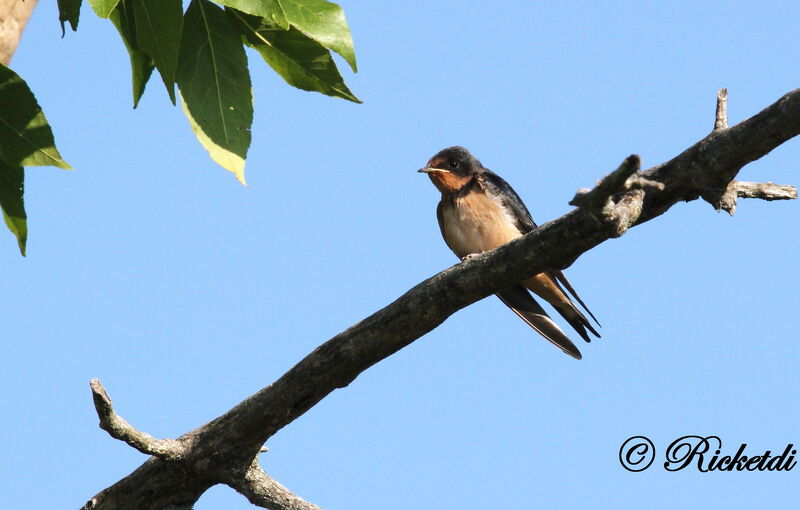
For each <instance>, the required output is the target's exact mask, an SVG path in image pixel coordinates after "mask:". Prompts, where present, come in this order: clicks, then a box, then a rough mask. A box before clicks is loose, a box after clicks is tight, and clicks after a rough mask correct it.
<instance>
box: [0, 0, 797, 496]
mask: <svg viewBox="0 0 800 510" xmlns="http://www.w3.org/2000/svg"><path fill="white" fill-rule="evenodd" d="M342 5H343V7H344V8H345V12H346V14H347V18H348V21H349V22H350V25H351V28H352V32H353V37H354V40H355V44H356V55H357V58H358V64H359V73H358V74H356V75H353V74H351V73H349V70H347V69H345V68H344V66H342V65H341V64H340V67H342V72H343V74H344V76H345V78H346V80H347V82H348V85H349V86H350V88H351V89H352V91H353V92H354V93H355V94H356V95H357V96H358V97H359V98H361V99H362V100H363V101H364V104H363V105H355V104H350V103H347V102H345V101H341V100H337V99H332V98H328V97H324V96H320V95H314V94H311V93H306V92H302V91H297V90H294V89H290V88H289V87H288V86H286V85H285V84H284V83H283V82H282V80H281V79H280V78H279V77H277V76H276V75H275V74H274V73H272V71H271V70H270V69H269V68H268V67H267V66H266V64H264V63H263V62H262V61H260V59H259V58H258V56H257V55H256V54H254V53H250V54H249V56H250V61H251V68H252V75H253V88H254V95H255V123H254V126H253V146H252V148H251V150H250V154H249V158H248V162H247V168H246V172H247V180H248V183H249V185H250V187H249V188H244V187H242V186H240V185H239V184H238V183H237V182H236V180H235V179H234V178H233V177H232V176H231V174H229V173H228V172H226V171H224V170H223V169H221V168H220V167H218V166H216V165H215V164H214V163H212V161H211V160H210V159H209V158H208V156H207V154H206V152H205V150H204V149H202V147H201V146H200V145H199V144H198V143H197V142H196V140H195V139H194V136H193V134H192V132H191V130H190V128H189V126H188V124H187V122H186V120H185V119H184V117H183V115H182V113H181V111H180V109H176V108H173V107H172V106H171V105H170V103H169V101H168V99H167V95H166V94H165V93H164V89H163V86H162V84H161V83H160V81H159V80H157V79H154V80H152V81H151V83H150V84H149V86H148V90H147V91H146V93H145V95H144V97H143V99H142V101H141V103H140V105H139V108H138V109H137V110H136V111H133V110H132V109H131V92H130V71H129V66H128V62H127V54H126V52H125V49H124V47H123V45H122V43H121V42H120V41H119V39H118V37H117V35H116V32H115V31H114V29H113V27H112V26H111V24H110V23H108V22H107V21H104V20H100V19H98V18H97V17H96V16H95V15H94V13H93V12H91V10H90V9H89V7H88V6H87V5H84V7H83V10H82V18H81V24H80V27H79V31H78V32H77V33H72V32H68V33H67V36H66V37H65V38H64V39H61V38H60V28H59V26H58V21H57V13H56V11H55V2H40V5H39V7H38V8H37V10H36V12H35V13H34V15H33V18H32V19H31V22H30V24H29V26H28V28H27V30H26V32H25V34H24V37H23V40H22V43H21V45H20V47H19V50H18V52H17V53H16V55H15V57H14V60H13V61H12V63H11V65H12V68H14V69H15V70H16V71H17V72H18V73H19V74H20V75H22V76H23V77H24V78H25V79H26V80H27V81H28V83H29V85H30V86H31V88H32V89H33V90H34V91H35V93H36V94H37V97H38V99H39V102H40V104H41V105H42V106H43V107H44V109H45V113H46V114H47V116H48V119H49V121H50V123H51V124H52V126H53V128H54V131H55V135H56V141H57V143H58V146H59V149H60V150H61V153H62V155H63V156H64V157H65V158H66V160H67V161H68V162H69V163H70V164H71V165H72V166H73V167H74V169H75V170H74V171H71V172H67V171H63V170H57V169H54V168H32V169H29V170H28V172H27V180H26V196H25V198H26V206H27V210H28V215H29V228H30V238H29V242H28V257H27V258H25V259H23V258H21V257H20V256H19V254H18V252H17V247H16V243H15V242H14V239H13V238H12V236H11V235H10V234H8V233H5V234H2V236H0V238H1V239H2V241H3V242H2V243H0V258H1V259H2V263H3V266H4V269H5V270H4V275H5V283H4V285H3V289H4V290H3V292H2V293H0V308H1V309H2V310H3V311H4V314H5V317H6V319H5V320H4V321H3V327H2V338H3V344H4V352H5V354H4V356H3V359H4V360H5V363H3V370H2V371H0V388H1V389H0V392H2V402H3V405H4V408H5V409H6V416H5V419H4V420H2V424H0V433H2V436H3V437H4V438H5V440H4V441H3V444H2V446H0V457H1V458H2V459H3V465H4V466H5V472H4V475H3V479H4V482H5V489H4V491H3V493H4V496H3V499H6V503H5V505H4V506H5V507H6V508H26V509H38V508H42V509H44V508H78V507H80V506H81V505H82V504H83V503H84V501H85V500H86V499H88V498H89V497H91V496H92V495H94V494H95V493H96V492H97V491H99V490H100V489H102V488H105V487H106V486H108V485H110V484H112V483H114V482H115V481H117V480H118V479H120V478H121V477H123V476H125V475H127V474H128V473H129V472H131V471H132V470H133V469H135V468H136V467H137V466H138V465H140V464H141V462H143V461H144V460H145V456H143V455H141V454H139V453H138V452H136V451H134V450H133V449H131V448H130V447H128V446H127V445H124V444H123V443H121V442H119V441H116V440H113V439H111V438H110V437H109V436H108V435H107V434H106V433H105V432H103V431H101V430H100V429H99V428H97V418H96V415H95V413H94V409H93V407H92V403H91V397H90V392H89V387H88V381H89V379H90V378H92V377H99V378H100V379H101V380H102V381H103V383H104V384H105V385H106V388H107V389H108V391H109V393H110V395H111V397H112V399H113V400H114V402H115V404H116V406H117V409H118V411H119V413H120V414H121V415H122V416H123V417H124V418H126V419H127V420H128V421H129V422H131V423H132V424H133V425H135V426H137V427H139V428H140V429H141V430H144V431H146V432H148V433H150V434H152V435H155V436H158V437H176V436H178V435H180V434H181V433H183V432H185V431H187V430H189V429H192V428H194V427H196V426H198V425H200V424H202V423H205V422H206V421H208V420H210V419H212V418H214V417H215V416H217V415H219V414H220V413H222V412H224V411H226V410H227V409H229V408H230V407H232V406H233V405H235V404H236V403H238V402H239V401H240V400H242V399H243V398H245V397H247V396H248V395H250V394H251V393H253V392H255V391H256V390H258V389H260V388H261V387H263V386H265V385H267V384H269V383H270V382H271V381H273V380H274V379H275V378H277V377H278V376H280V375H281V374H282V373H284V372H285V371H286V370H287V369H288V368H290V367H291V366H292V365H293V364H294V363H295V362H297V361H299V360H300V359H301V358H302V357H303V356H305V355H306V354H307V353H308V352H310V351H311V350H312V349H313V348H314V347H316V346H317V345H318V344H320V343H322V342H323V341H325V340H327V339H328V338H330V337H331V336H333V335H335V334H336V333H338V332H339V331H341V330H342V329H344V328H346V327H348V326H350V325H351V324H353V323H354V322H356V321H358V320H360V319H362V318H363V317H365V316H367V315H368V314H370V313H372V312H373V311H375V310H377V309H379V308H381V307H383V306H384V305H386V304H387V303H389V302H390V301H392V300H393V299H395V298H396V297H398V296H399V295H400V294H402V293H403V292H405V291H406V290H407V289H409V288H410V287H412V286H413V285H415V284H416V283H418V282H419V281H421V280H423V279H424V278H427V277H428V276H430V275H432V274H435V273H436V272H438V271H440V270H442V269H444V268H446V267H448V266H449V265H451V264H453V263H455V262H456V260H455V258H454V256H453V255H452V254H451V253H450V252H449V250H448V249H447V248H446V246H445V245H444V243H443V241H442V240H441V238H440V235H439V232H438V227H437V225H436V219H435V206H436V203H437V201H438V193H437V192H436V190H435V189H434V188H433V186H432V185H431V184H430V182H428V180H427V179H426V178H425V177H424V176H422V175H419V174H417V173H415V170H416V169H417V168H419V167H420V166H422V165H423V164H424V163H425V161H426V160H427V159H428V158H429V157H430V156H431V155H433V154H434V153H435V152H436V151H438V150H439V149H441V148H443V147H447V146H450V145H455V144H459V145H464V146H466V147H468V148H469V149H470V150H471V151H472V152H473V153H474V154H475V155H476V156H477V157H478V158H480V159H481V160H482V162H483V163H484V164H485V165H486V166H487V167H489V168H491V169H493V170H495V171H496V172H498V173H499V174H500V175H502V176H503V177H505V178H506V179H507V180H508V181H509V182H510V183H511V184H512V185H513V186H514V187H515V189H516V190H517V192H518V193H519V194H520V195H521V196H522V198H523V199H524V200H525V202H526V203H527V205H528V208H529V209H530V210H531V212H532V214H533V216H534V218H535V219H536V220H537V221H538V222H540V223H542V222H544V221H547V220H550V219H553V218H556V217H558V216H560V215H562V214H563V213H565V212H567V211H568V210H569V209H570V206H569V205H568V204H567V202H568V201H569V199H570V198H571V197H572V195H573V193H574V191H575V190H576V189H577V188H579V187H586V186H591V185H592V184H593V183H594V181H595V180H596V179H598V178H599V177H601V176H602V175H603V174H605V173H607V172H608V171H610V170H612V169H613V168H616V166H617V165H618V164H619V163H620V162H621V161H622V159H623V158H625V157H626V156H627V155H629V154H631V153H637V154H640V155H641V156H642V159H643V165H644V166H648V167H649V166H652V165H655V164H658V163H660V162H662V161H664V160H666V159H668V158H670V157H672V156H674V155H676V154H678V153H679V152H680V151H682V150H683V149H685V148H686V147H688V146H689V145H690V144H692V143H694V142H695V141H697V140H699V139H700V138H702V137H703V136H704V135H705V134H707V133H708V132H709V131H710V129H711V128H712V126H713V115H714V101H715V95H716V92H717V90H718V89H719V88H721V87H728V89H729V97H730V99H729V105H728V112H729V117H730V121H731V123H735V122H738V121H740V120H742V119H744V118H746V117H748V116H750V115H752V114H754V113H756V112H758V111H759V110H761V109H762V108H764V107H766V106H767V105H769V104H771V103H772V102H773V101H775V100H777V99H778V98H779V97H780V96H782V95H783V94H784V93H786V92H788V91H790V90H792V89H794V88H796V87H797V86H798V79H797V78H798V72H797V59H796V55H795V54H796V52H795V51H794V49H795V48H797V45H798V32H797V20H798V19H800V6H798V4H797V3H796V2H788V1H787V2H770V3H767V4H758V5H756V4H755V3H745V2H737V3H731V2H669V3H666V2H660V3H655V2H635V3H634V2H602V3H599V2H571V3H569V4H568V5H555V4H547V5H545V4H539V3H534V2H508V3H503V5H501V6H488V5H487V4H486V3H485V2H469V1H461V2H455V1H442V2H413V1H412V2H347V1H345V2H343V3H342ZM798 160H800V143H798V141H797V140H793V141H790V142H789V143H787V144H785V145H784V146H782V147H779V148H778V149H776V150H775V151H773V153H771V154H770V155H768V156H767V157H766V158H764V159H763V160H761V161H758V162H756V163H754V164H751V165H749V166H747V167H745V168H744V170H743V171H742V172H741V174H740V176H739V177H740V179H742V180H752V181H774V182H779V183H789V184H797V183H798V182H800V177H799V176H798V172H797V167H798ZM798 207H800V205H798V203H797V202H773V203H766V202H761V201H752V200H751V201H741V202H740V203H739V207H738V209H737V213H736V216H735V217H734V218H730V217H728V216H727V214H725V213H717V212H715V211H713V210H712V208H711V207H710V206H709V205H708V204H706V203H703V202H697V201H696V202H692V203H689V204H680V205H678V206H676V207H675V208H674V209H673V210H671V211H670V212H668V213H667V214H666V215H664V216H662V217H660V218H657V219H655V220H654V221H651V222H649V223H647V224H646V225H644V226H641V227H637V228H635V229H633V230H631V231H630V232H629V233H627V234H626V235H625V236H623V237H622V238H620V239H618V240H613V241H609V242H607V243H605V244H603V245H601V246H599V247H597V248H596V249H594V250H592V251H591V252H589V253H587V254H585V255H584V256H582V257H581V258H580V259H579V260H578V261H577V262H576V263H575V264H574V265H573V266H572V267H571V268H569V269H568V271H567V274H568V276H569V277H570V279H571V280H572V282H573V284H574V285H575V287H576V288H577V289H578V291H579V292H580V294H581V296H582V297H583V298H584V300H585V301H586V302H587V304H589V306H590V308H591V309H592V311H593V312H594V313H595V315H597V317H598V318H599V319H600V321H601V322H602V324H603V330H602V334H603V339H602V340H599V341H596V342H593V343H592V344H590V345H585V344H584V345H581V346H580V348H581V350H582V352H583V355H584V359H583V360H582V361H580V362H578V361H575V360H573V359H571V358H569V357H567V356H565V355H564V354H562V353H561V352H559V351H558V350H557V349H555V348H553V347H552V346H551V345H550V344H549V343H548V342H546V341H544V340H543V339H541V338H540V337H538V336H537V335H536V334H535V333H533V332H532V331H531V330H530V329H529V328H528V327H527V326H525V324H524V323H522V321H520V320H519V319H517V318H516V317H515V316H514V315H513V314H512V313H511V312H510V311H508V310H507V309H505V307H504V306H503V305H502V304H501V303H500V302H499V300H497V299H495V298H488V299H486V300H483V301H482V302H480V303H477V304H475V305H473V306H470V307H468V308H466V309H464V310H462V311H460V312H458V313H457V314H455V315H454V316H453V317H451V318H450V319H449V320H447V321H446V322H445V323H444V324H442V325H441V326H440V327H439V328H438V329H436V330H435V331H433V332H431V333H430V334H428V335H427V336H425V337H424V338H422V339H420V340H418V341H417V342H415V343H414V344H412V345H411V346H409V347H408V348H406V349H404V350H403V351H401V352H399V353H397V354H396V355H395V356H392V357H391V358H389V359H387V360H385V361H383V362H381V363H380V364H378V365H377V366H375V367H373V368H371V369H369V370H368V371H367V372H365V373H364V374H362V375H361V376H360V377H359V378H358V379H357V380H356V381H355V382H354V383H353V384H351V385H350V386H349V387H348V388H346V389H344V390H339V391H336V392H335V393H333V394H332V395H330V396H329V397H328V398H326V399H325V400H323V401H322V402H321V403H320V404H319V405H317V406H316V407H314V408H313V409H312V410H311V411H309V412H308V413H307V414H306V415H304V416H302V417H301V418H300V419H298V420H297V421H296V422H294V423H292V424H291V425H290V426H288V427H287V428H286V429H284V430H282V431H281V432H280V433H278V434H277V435H276V436H275V437H274V438H272V439H271V440H270V441H269V443H268V446H269V448H270V451H269V453H267V454H264V455H262V457H261V463H262V465H263V466H264V468H265V469H266V470H267V471H268V472H269V473H270V474H271V475H272V476H274V477H275V478H276V479H278V480H280V481H281V482H282V483H284V484H285V485H287V486H288V487H289V488H291V489H292V490H294V491H295V492H297V493H298V494H299V495H301V496H302V497H304V498H306V499H308V500H310V501H313V502H315V503H317V504H319V505H321V506H322V507H323V508H325V509H328V510H330V509H343V508H347V509H361V508H363V509H367V508H370V509H372V508H383V509H387V510H388V509H406V508H411V507H413V508H417V509H440V508H520V509H527V508H534V507H535V508H542V509H547V508H600V509H602V508H640V507H642V506H644V505H646V506H647V507H648V508H652V509H660V508H664V509H667V508H669V509H672V508H680V507H683V508H708V507H729V508H743V507H747V506H753V505H757V506H758V507H761V508H769V507H776V508H777V507H788V506H790V505H791V504H792V503H793V502H796V498H797V494H798V493H797V486H798V477H800V468H796V469H795V470H794V471H790V472H781V473H775V472H756V473H751V472H745V473H717V472H715V473H699V472H698V471H697V470H696V469H686V470H683V471H680V472H677V473H669V472H666V471H665V470H664V469H663V468H661V467H660V462H659V461H658V460H657V461H656V462H655V463H654V465H653V466H652V467H651V468H650V469H649V470H647V471H645V472H642V473H629V472H627V471H625V470H624V469H623V468H622V467H621V466H620V465H619V462H618V460H617V455H618V450H619V447H620V445H621V444H622V443H623V441H624V440H625V439H627V438H628V437H629V436H633V435H645V436H648V437H649V438H651V439H652V440H653V442H654V443H655V445H656V448H657V451H658V453H657V455H658V459H661V461H662V462H663V449H664V448H665V447H666V445H668V444H669V443H670V442H671V441H672V440H674V439H676V438H678V437H680V436H683V435H687V434H698V435H704V436H705V435H717V436H720V437H721V438H722V439H723V442H724V447H723V450H724V452H726V453H730V454H733V453H734V452H735V451H736V449H737V448H738V446H739V445H740V444H741V443H747V444H748V452H749V453H751V454H753V455H756V454H759V453H762V452H763V451H764V450H773V451H775V450H778V451H782V450H783V448H784V447H785V446H786V445H787V443H794V444H798V443H800V435H798V423H800V412H798V410H797V406H796V402H797V401H798V399H800V389H799V388H800V384H798V382H800V381H798V375H797V359H798V357H799V356H800V348H798V333H797V331H796V320H797V319H796V318H797V316H798V312H800V306H798V305H799V302H798V298H797V295H796V292H797V288H798V286H799V285H800V275H799V274H798V271H797V253H798V252H799V251H800V237H798V235H797V232H800V215H798V212H799V211H800V209H798ZM42 484H44V488H43V487H42ZM196 508H197V509H198V510H210V509H217V508H226V509H245V508H251V506H250V505H249V503H247V502H246V501H245V499H244V498H242V497H241V496H239V495H238V494H236V493H235V492H234V491H233V490H231V489H229V488H227V487H224V486H219V487H215V488H213V489H212V490H210V491H209V492H208V493H206V495H204V496H203V498H202V499H201V500H200V501H199V503H198V504H197V506H196Z"/></svg>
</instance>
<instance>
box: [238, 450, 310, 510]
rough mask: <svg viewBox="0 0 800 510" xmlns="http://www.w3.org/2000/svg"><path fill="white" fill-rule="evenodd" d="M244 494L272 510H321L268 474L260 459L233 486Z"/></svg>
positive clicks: (257, 503)
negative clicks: (259, 461) (262, 467)
mask: <svg viewBox="0 0 800 510" xmlns="http://www.w3.org/2000/svg"><path fill="white" fill-rule="evenodd" d="M231 486H232V487H233V488H234V489H236V490H237V491H238V492H240V493H241V494H243V495H244V496H245V497H246V498H247V499H248V501H250V502H251V503H252V504H254V505H256V506H260V507H262V508H269V509H271V510H320V508H319V507H318V506H317V505H314V504H313V503H309V502H307V501H304V500H302V499H300V498H299V497H298V496H296V495H295V494H293V493H292V492H291V491H290V490H289V489H287V488H286V487H284V486H283V485H281V484H279V483H278V482H277V481H275V480H274V479H273V478H272V477H270V476H269V475H268V474H266V473H265V472H264V471H263V470H262V469H261V466H259V465H258V459H256V460H254V461H253V464H251V466H250V469H248V470H247V473H246V474H245V476H244V478H243V479H239V480H238V481H237V482H235V484H233V485H231Z"/></svg>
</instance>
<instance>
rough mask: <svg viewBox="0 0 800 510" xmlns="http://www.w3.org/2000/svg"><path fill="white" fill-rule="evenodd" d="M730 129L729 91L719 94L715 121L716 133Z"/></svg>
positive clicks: (724, 90)
mask: <svg viewBox="0 0 800 510" xmlns="http://www.w3.org/2000/svg"><path fill="white" fill-rule="evenodd" d="M722 129H728V89H719V92H717V115H716V117H715V119H714V131H720V130H722Z"/></svg>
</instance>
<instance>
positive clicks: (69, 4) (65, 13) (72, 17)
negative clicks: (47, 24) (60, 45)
mask: <svg viewBox="0 0 800 510" xmlns="http://www.w3.org/2000/svg"><path fill="white" fill-rule="evenodd" d="M80 15H81V0H58V21H60V22H61V37H64V22H65V21H69V25H70V26H71V27H72V31H73V32H75V31H77V30H78V18H79V17H80Z"/></svg>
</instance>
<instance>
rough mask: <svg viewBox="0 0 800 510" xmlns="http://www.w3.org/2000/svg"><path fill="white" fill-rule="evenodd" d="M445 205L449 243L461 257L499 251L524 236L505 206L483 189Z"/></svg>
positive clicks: (444, 224) (445, 233)
mask: <svg viewBox="0 0 800 510" xmlns="http://www.w3.org/2000/svg"><path fill="white" fill-rule="evenodd" d="M442 205H443V207H442V223H443V226H444V228H443V230H444V236H445V241H446V242H447V245H448V246H449V247H450V249H452V250H453V251H454V252H455V254H456V255H458V256H459V257H465V256H466V255H469V254H471V253H480V252H484V251H488V250H491V249H493V248H497V247H498V246H501V245H503V244H505V243H507V242H509V241H511V240H512V239H516V238H517V237H519V236H520V235H522V234H521V233H520V231H519V230H518V229H517V227H516V223H515V221H514V218H513V216H512V215H511V214H510V213H509V212H508V210H506V208H505V207H504V206H503V204H502V203H501V202H500V201H499V200H496V199H494V198H492V197H491V196H489V195H487V194H486V193H484V192H483V191H482V190H481V191H473V192H471V193H467V194H466V195H464V196H462V197H456V198H455V199H454V200H453V201H448V202H446V203H444V204H442Z"/></svg>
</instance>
